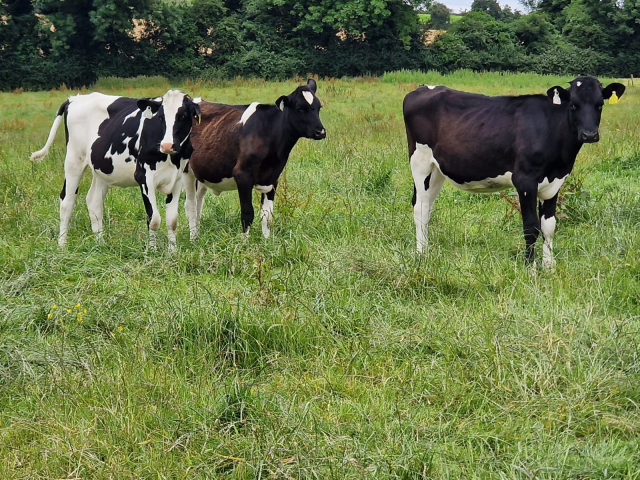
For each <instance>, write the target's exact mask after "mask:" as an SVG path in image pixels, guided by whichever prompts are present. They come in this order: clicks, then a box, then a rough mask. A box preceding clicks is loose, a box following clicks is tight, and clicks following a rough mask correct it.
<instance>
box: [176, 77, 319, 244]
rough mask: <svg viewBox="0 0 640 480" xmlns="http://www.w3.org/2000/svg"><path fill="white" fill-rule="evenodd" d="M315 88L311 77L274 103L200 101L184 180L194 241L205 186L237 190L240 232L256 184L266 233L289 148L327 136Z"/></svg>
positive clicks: (246, 225)
mask: <svg viewBox="0 0 640 480" xmlns="http://www.w3.org/2000/svg"><path fill="white" fill-rule="evenodd" d="M316 89H317V85H316V82H315V80H313V79H309V80H308V81H307V84H306V85H304V86H300V87H298V88H296V89H295V90H294V91H293V93H291V94H290V95H284V96H281V97H280V98H278V99H277V100H276V103H275V105H274V104H261V103H258V102H254V103H252V104H251V105H223V104H219V103H209V102H201V103H200V104H199V105H200V109H201V111H202V123H201V124H200V125H194V126H193V131H192V133H191V142H192V144H193V149H194V151H193V154H192V155H191V158H190V160H189V165H188V167H187V169H186V170H185V179H184V185H185V190H186V193H187V199H186V202H185V210H186V213H187V218H188V219H189V228H190V233H191V239H192V240H193V239H195V238H196V237H197V236H198V231H199V227H200V218H201V215H202V206H203V201H204V196H205V194H206V193H207V190H212V191H213V193H214V194H216V195H220V193H222V192H224V191H228V190H237V191H238V195H239V197H240V209H241V220H242V231H243V232H244V233H245V234H248V231H249V227H250V226H251V224H252V223H253V219H254V210H253V205H252V202H251V193H252V190H253V189H254V188H255V189H256V190H257V191H258V192H260V193H261V194H262V208H261V211H260V216H261V217H262V234H263V235H264V236H265V238H268V237H269V235H270V232H271V222H272V219H273V201H274V198H275V194H276V188H277V187H278V178H279V177H280V174H281V173H282V171H283V170H284V167H285V166H286V164H287V160H288V159H289V154H290V153H291V150H292V149H293V147H294V146H295V144H296V143H297V141H298V139H300V138H311V139H314V140H320V139H323V138H325V137H326V131H325V129H324V127H323V125H322V122H321V121H320V116H319V114H320V109H321V108H322V106H321V104H320V100H318V98H317V97H316V95H315V94H316ZM205 187H206V188H205Z"/></svg>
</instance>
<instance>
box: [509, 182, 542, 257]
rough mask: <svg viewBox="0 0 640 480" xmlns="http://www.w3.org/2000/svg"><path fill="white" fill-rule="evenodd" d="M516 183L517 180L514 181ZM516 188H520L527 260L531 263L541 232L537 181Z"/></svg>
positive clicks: (519, 194)
mask: <svg viewBox="0 0 640 480" xmlns="http://www.w3.org/2000/svg"><path fill="white" fill-rule="evenodd" d="M514 183H516V182H515V181H514ZM516 190H518V197H519V199H520V209H521V210H522V227H523V230H524V241H525V243H526V245H527V247H526V251H525V261H526V263H528V264H530V263H532V262H533V260H534V258H535V244H536V240H537V239H538V235H539V234H540V219H539V218H538V212H537V211H536V203H537V196H536V195H537V193H538V188H537V185H536V184H535V183H532V184H531V185H520V186H519V185H516Z"/></svg>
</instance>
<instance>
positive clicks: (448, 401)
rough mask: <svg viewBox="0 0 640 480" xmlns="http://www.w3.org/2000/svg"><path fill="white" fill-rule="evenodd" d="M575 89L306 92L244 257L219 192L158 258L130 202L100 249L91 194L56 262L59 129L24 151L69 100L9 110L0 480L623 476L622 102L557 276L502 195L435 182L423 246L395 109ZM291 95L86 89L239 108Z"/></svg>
mask: <svg viewBox="0 0 640 480" xmlns="http://www.w3.org/2000/svg"><path fill="white" fill-rule="evenodd" d="M568 80H570V79H569V78H559V77H557V78H554V77H541V76H535V75H511V74H510V75H499V74H483V75H479V74H472V73H470V72H458V73H456V74H453V75H451V76H444V77H443V76H438V75H435V74H432V73H428V74H419V73H415V72H397V73H393V74H388V75H385V76H384V77H383V78H381V79H376V78H359V79H351V80H348V79H325V80H322V79H320V80H319V82H318V84H319V91H318V95H319V97H320V98H321V99H322V101H323V103H324V107H325V108H324V109H323V110H322V114H321V115H322V119H323V122H324V124H325V127H326V128H327V132H328V137H327V139H326V140H324V141H320V142H312V141H308V140H301V141H300V142H299V144H298V145H297V146H296V148H295V149H294V151H293V154H292V157H291V159H290V163H289V165H288V167H287V169H286V171H285V174H284V176H283V178H282V182H281V184H280V187H279V189H278V195H277V198H276V201H275V223H274V228H273V232H272V237H271V238H270V239H269V240H264V239H262V237H261V235H260V232H259V230H260V229H259V226H257V228H254V229H253V230H252V233H251V236H250V239H249V241H248V242H247V243H244V242H243V241H242V240H241V238H240V236H239V232H240V211H239V205H238V200H237V196H236V194H235V193H227V194H225V195H221V196H220V197H214V196H213V195H209V196H208V197H207V198H206V203H205V210H204V213H203V224H202V229H201V236H200V238H199V239H198V240H197V241H196V242H194V243H193V244H192V243H190V242H189V235H188V227H187V222H186V218H185V216H184V213H183V212H182V211H181V214H180V215H181V216H180V220H179V225H178V246H179V248H178V251H177V252H176V253H175V254H169V253H167V252H166V248H165V247H166V238H163V237H162V235H160V242H159V243H160V245H159V248H158V249H157V250H150V249H149V248H148V247H147V232H146V223H145V216H144V208H143V204H142V201H141V198H140V193H139V191H138V190H137V189H128V190H118V189H114V190H112V191H111V192H110V193H109V195H108V197H107V203H106V207H105V242H104V243H103V244H97V243H96V242H95V240H94V238H93V237H92V234H91V228H90V222H89V218H88V214H87V210H86V205H85V201H84V196H85V195H86V192H87V189H88V187H89V183H90V181H89V178H86V179H84V180H83V182H82V183H81V185H80V195H79V197H78V202H77V208H76V211H75V212H74V215H73V220H72V226H71V231H70V233H69V246H68V248H67V249H66V250H58V248H57V247H56V238H57V229H58V203H59V202H58V194H59V191H60V188H61V186H62V178H63V159H64V151H65V149H64V140H63V135H62V134H59V138H58V139H57V141H56V143H55V145H54V147H53V148H52V151H51V153H50V155H49V156H48V157H47V158H46V159H45V160H44V161H42V162H41V163H32V162H30V161H29V160H28V157H29V153H30V152H31V151H34V150H37V149H39V148H41V147H42V145H43V144H44V141H45V140H46V137H47V134H48V131H49V128H50V126H51V122H52V120H53V118H54V116H55V112H56V109H57V108H58V106H59V105H60V104H61V103H62V102H63V101H64V99H65V98H66V97H67V95H69V94H70V93H72V92H68V91H59V90H55V91H51V92H39V93H34V92H16V93H11V94H0V102H1V104H2V107H3V108H2V109H0V137H2V140H3V141H2V142H0V163H1V164H2V166H3V168H2V169H0V265H2V268H1V269H0V458H2V461H1V462H0V478H7V479H14V478H15V479H18V478H47V479H49V478H92V479H93V478H95V479H109V478H118V479H127V478H131V479H133V478H135V479H138V478H230V479H232V478H236V479H240V478H245V479H248V478H296V479H304V478H323V479H324V478H335V479H344V478H399V479H418V478H478V479H479V478H502V479H531V478H539V479H558V478H580V479H603V478H610V479H614V478H619V479H634V478H639V476H640V473H639V472H640V456H639V454H638V451H640V442H639V440H638V439H639V438H640V436H639V432H638V430H639V429H640V410H639V408H638V405H639V404H640V393H639V392H640V390H639V389H638V387H637V385H638V382H639V381H640V356H639V353H638V352H640V330H639V328H638V322H639V318H640V305H639V301H638V299H639V298H640V262H639V260H638V255H637V252H638V245H639V244H638V240H639V236H638V231H639V226H640V207H639V202H638V192H640V177H639V176H638V175H637V169H638V167H637V165H636V163H637V162H636V160H637V159H638V156H639V153H638V152H639V151H640V148H639V143H638V140H637V138H638V118H639V117H638V111H639V107H638V103H640V96H639V95H638V94H637V93H636V90H635V88H632V87H629V88H628V90H627V93H626V94H625V95H624V96H623V97H622V101H621V103H620V104H619V105H611V106H609V105H607V106H605V108H604V112H603V122H602V126H601V138H602V140H601V141H600V143H598V144H594V145H587V146H585V147H584V148H583V150H582V152H581V153H580V155H579V157H578V161H577V165H576V169H575V174H574V176H573V178H571V179H570V180H569V181H568V182H567V184H566V186H565V187H564V189H563V191H562V193H563V195H564V197H563V198H562V200H561V210H560V213H561V214H562V218H561V219H560V220H559V221H558V230H557V233H556V237H555V251H556V257H557V260H558V267H557V271H556V272H555V273H554V274H549V273H546V272H544V271H537V272H536V271H533V270H532V269H530V268H527V267H526V266H525V265H524V264H523V261H522V257H523V250H524V241H523V239H522V233H521V228H522V227H521V222H520V218H519V214H517V212H514V210H513V207H512V206H511V205H510V204H509V203H508V202H506V201H505V200H504V199H503V198H502V197H500V195H498V194H487V195H482V196H480V195H476V196H473V195H470V194H467V193H465V192H460V191H457V190H455V189H453V188H451V187H445V188H444V189H443V192H442V193H441V195H440V197H439V198H438V201H437V202H436V204H435V210H434V213H433V216H432V221H431V225H430V248H429V251H428V252H427V253H426V254H425V255H423V256H421V257H416V256H415V255H414V248H415V238H414V235H415V233H414V232H415V231H414V227H413V216H412V209H411V194H412V184H411V181H412V180H411V173H410V170H409V166H408V159H407V148H406V140H405V134H404V126H403V123H402V112H401V105H402V98H403V97H404V95H405V94H406V93H407V92H409V91H410V90H411V89H412V88H414V87H415V85H416V84H418V83H431V84H433V83H437V84H443V83H444V84H447V85H449V86H452V87H454V88H459V89H465V90H471V91H478V92H483V93H487V94H517V93H535V92H539V93H544V92H545V91H546V90H547V88H549V87H550V86H553V85H557V84H563V83H564V82H566V81H568ZM295 84H296V82H294V81H292V82H288V83H287V82H280V83H277V82H274V83H268V82H261V81H258V80H251V81H246V82H245V81H243V80H241V79H237V80H234V81H229V82H225V83H224V84H222V83H221V84H215V83H209V82H202V81H192V82H188V83H187V84H182V85H170V86H169V85H167V84H166V82H165V81H164V79H161V78H152V79H147V80H145V81H144V82H142V81H141V82H133V83H128V82H126V81H121V80H113V79H106V80H104V81H102V83H99V85H100V86H101V87H104V89H105V91H107V93H111V94H124V95H131V96H155V95H159V94H162V93H163V92H162V90H163V89H166V88H170V87H171V88H175V87H177V88H181V89H183V90H184V91H186V92H188V93H190V94H192V95H193V96H202V97H203V98H205V99H206V100H210V101H218V102H225V103H232V104H243V103H244V104H247V103H250V102H252V101H262V102H273V101H275V99H276V98H278V96H280V95H282V94H288V93H290V91H291V90H293V88H294V86H295ZM20 122H25V124H24V125H27V126H28V127H23V124H22V123H20ZM87 177H89V175H87ZM256 202H257V197H256ZM538 254H540V248H538ZM54 306H55V307H54Z"/></svg>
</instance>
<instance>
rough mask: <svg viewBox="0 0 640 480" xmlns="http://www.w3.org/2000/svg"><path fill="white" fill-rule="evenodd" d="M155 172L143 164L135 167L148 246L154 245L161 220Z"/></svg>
mask: <svg viewBox="0 0 640 480" xmlns="http://www.w3.org/2000/svg"><path fill="white" fill-rule="evenodd" d="M154 177H155V172H154V171H153V170H151V169H148V168H146V166H144V165H139V164H138V166H137V167H136V181H137V182H138V184H139V185H140V191H141V192H142V201H143V202H144V208H145V210H146V212H147V227H148V228H149V246H150V247H155V246H156V237H157V233H158V229H159V228H160V223H161V221H162V219H161V217H160V212H159V211H158V204H157V203H156V182H155V178H154Z"/></svg>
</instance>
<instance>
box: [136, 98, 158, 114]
mask: <svg viewBox="0 0 640 480" xmlns="http://www.w3.org/2000/svg"><path fill="white" fill-rule="evenodd" d="M160 105H162V102H156V101H155V100H152V99H150V98H141V99H140V100H138V108H139V109H140V110H142V111H143V112H144V111H145V110H146V109H147V108H150V109H151V113H152V114H154V115H155V114H156V113H158V110H160Z"/></svg>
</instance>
